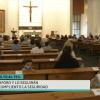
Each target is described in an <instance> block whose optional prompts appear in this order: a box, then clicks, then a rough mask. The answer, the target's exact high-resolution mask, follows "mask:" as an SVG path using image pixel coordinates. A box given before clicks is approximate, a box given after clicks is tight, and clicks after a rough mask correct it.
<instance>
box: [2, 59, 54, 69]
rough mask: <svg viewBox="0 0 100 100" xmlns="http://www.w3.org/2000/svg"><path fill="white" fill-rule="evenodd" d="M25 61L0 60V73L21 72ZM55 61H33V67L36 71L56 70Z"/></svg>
mask: <svg viewBox="0 0 100 100" xmlns="http://www.w3.org/2000/svg"><path fill="white" fill-rule="evenodd" d="M22 62H23V59H19V60H18V59H17V60H0V71H7V70H9V71H10V70H21V69H22V68H23V64H22ZM55 62H56V60H55V59H33V66H34V67H35V68H36V69H52V68H54V64H55Z"/></svg>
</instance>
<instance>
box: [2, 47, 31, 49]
mask: <svg viewBox="0 0 100 100" xmlns="http://www.w3.org/2000/svg"><path fill="white" fill-rule="evenodd" d="M21 49H22V50H31V48H30V47H21ZM1 50H11V47H4V48H2V49H1Z"/></svg>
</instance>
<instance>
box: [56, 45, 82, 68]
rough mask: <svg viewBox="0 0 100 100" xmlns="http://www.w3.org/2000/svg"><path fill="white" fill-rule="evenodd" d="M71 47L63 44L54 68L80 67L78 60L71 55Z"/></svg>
mask: <svg viewBox="0 0 100 100" xmlns="http://www.w3.org/2000/svg"><path fill="white" fill-rule="evenodd" d="M71 52H72V49H71V47H70V46H65V47H64V49H63V51H62V54H61V56H60V58H59V59H58V60H57V62H56V63H55V66H54V67H55V68H77V67H80V65H79V62H78V61H77V60H76V59H75V58H73V57H72V55H71Z"/></svg>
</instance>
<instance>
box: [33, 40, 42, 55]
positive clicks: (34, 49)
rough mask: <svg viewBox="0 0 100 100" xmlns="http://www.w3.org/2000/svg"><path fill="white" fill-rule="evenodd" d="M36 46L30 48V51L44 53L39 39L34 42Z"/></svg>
mask: <svg viewBox="0 0 100 100" xmlns="http://www.w3.org/2000/svg"><path fill="white" fill-rule="evenodd" d="M35 45H36V47H34V48H32V50H31V53H32V54H34V53H44V50H43V48H42V46H41V44H40V42H39V41H37V42H36V43H35Z"/></svg>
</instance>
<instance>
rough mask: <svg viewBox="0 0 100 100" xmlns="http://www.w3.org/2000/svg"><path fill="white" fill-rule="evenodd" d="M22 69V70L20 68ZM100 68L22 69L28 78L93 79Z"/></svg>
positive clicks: (14, 72) (9, 72)
mask: <svg viewBox="0 0 100 100" xmlns="http://www.w3.org/2000/svg"><path fill="white" fill-rule="evenodd" d="M19 71H21V70H19ZM17 72H18V71H0V74H3V73H6V74H16V73H17ZM97 72H99V70H94V69H93V68H90V67H85V68H67V69H42V70H33V71H22V73H23V75H24V79H26V80H32V79H33V80H91V79H92V78H93V77H95V75H96V74H97Z"/></svg>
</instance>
